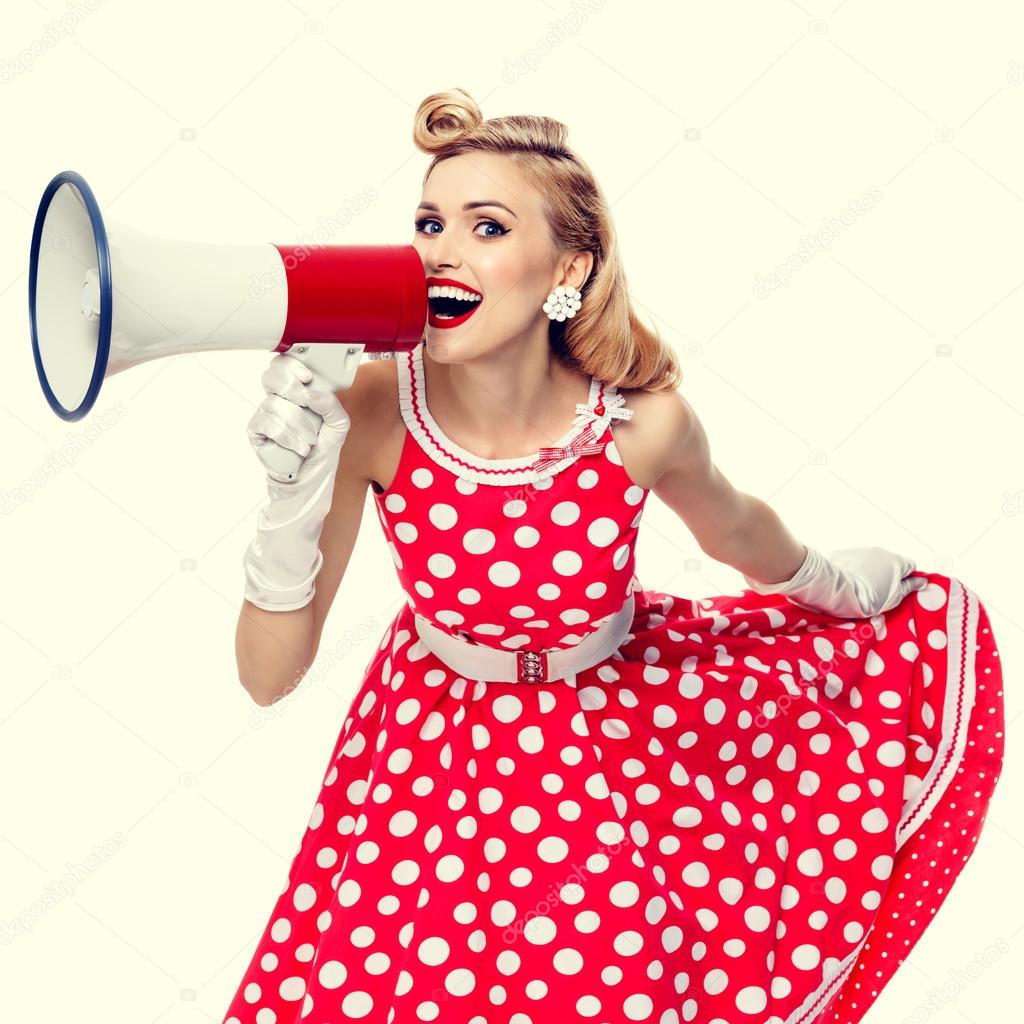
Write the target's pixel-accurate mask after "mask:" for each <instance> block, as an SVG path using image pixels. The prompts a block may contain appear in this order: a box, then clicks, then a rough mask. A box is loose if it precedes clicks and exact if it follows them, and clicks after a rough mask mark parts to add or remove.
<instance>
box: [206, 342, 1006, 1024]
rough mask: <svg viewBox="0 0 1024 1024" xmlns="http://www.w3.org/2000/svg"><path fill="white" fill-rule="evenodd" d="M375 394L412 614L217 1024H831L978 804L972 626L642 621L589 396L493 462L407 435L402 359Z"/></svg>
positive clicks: (686, 609)
mask: <svg viewBox="0 0 1024 1024" xmlns="http://www.w3.org/2000/svg"><path fill="white" fill-rule="evenodd" d="M397 368H398V386H399V398H400V402H401V409H402V416H403V419H404V422H405V424H406V427H407V432H406V436H405V441H404V447H403V451H402V455H401V460H400V464H399V467H398V471H397V474H396V476H395V479H394V481H393V483H392V484H391V486H390V487H389V488H388V489H387V491H384V492H380V493H375V494H374V501H375V505H376V510H377V514H378V517H379V519H380V523H381V526H382V528H383V530H384V533H385V536H386V538H387V542H388V549H389V551H390V554H391V557H392V559H393V563H394V566H395V569H396V572H397V575H398V579H399V581H400V583H401V585H402V588H403V589H404V591H405V593H406V595H407V600H406V602H405V603H404V604H403V606H402V607H401V609H400V610H399V612H398V613H397V615H396V616H395V618H394V620H393V621H392V622H391V623H390V624H389V626H388V627H387V629H386V630H385V634H384V636H383V639H382V641H381V644H380V647H379V648H378V649H377V651H376V652H375V653H374V656H373V657H372V659H371V660H370V663H369V665H368V667H367V669H366V671H365V675H364V676H363V679H362V682H361V685H360V687H359V689H358V692H357V693H356V695H355V697H354V699H353V701H352V704H351V707H350V710H349V712H348V714H347V716H346V717H345V719H344V722H343V724H342V726H341V730H340V734H339V736H338V739H337V742H336V744H335V747H334V749H333V751H332V752H331V754H330V758H329V760H328V763H327V766H326V771H325V774H324V778H323V783H322V786H321V789H320V792H319V794H318V796H317V799H316V802H315V804H314V806H313V808H312V813H311V814H310V817H309V824H308V827H307V829H306V831H305V833H304V835H303V836H302V839H301V842H300V844H299V848H298V851H297V853H296V855H295V857H294V860H293V862H292V864H291V867H290V869H289V871H288V876H287V879H286V881H285V884H284V887H283V889H282V891H281V893H280V895H279V897H278V898H277V899H276V902H275V904H274V906H273V909H272V912H271V914H270V919H269V921H268V923H267V926H266V929H265V931H264V933H263V935H262V936H261V938H260V939H259V941H258V943H257V945H256V948H255V951H254V954H253V956H252V960H251V962H250V964H249V966H248V968H247V970H246V971H245V974H244V977H243V978H242V981H241V983H240V985H239V987H238V990H237V992H236V994H235V996H234V998H233V1000H232V1001H231V1004H230V1007H229V1009H228V1011H227V1015H226V1016H225V1018H224V1022H225V1024H293V1022H299V1021H304V1022H308V1024H348V1022H362V1024H417V1022H420V1021H438V1022H440V1024H547V1022H550V1021H558V1022H559V1024H583V1022H589V1024H626V1022H634V1021H646V1022H651V1024H680V1022H685V1021H694V1022H697V1024H743V1022H750V1024H823V1022H830V1024H831V1022H836V1024H855V1022H857V1021H860V1020H861V1018H862V1017H863V1015H864V1013H865V1011H866V1010H867V1008H868V1007H869V1006H870V1005H871V1004H872V1003H873V1002H874V1001H875V999H876V998H877V997H878V995H879V992H880V990H881V989H882V987H883V986H884V985H885V984H886V982H887V981H888V980H889V978H890V977H891V976H892V974H893V972H894V971H895V970H896V968H897V967H898V966H899V964H900V963H902V961H903V959H904V958H905V957H906V956H907V954H908V953H909V952H910V950H911V949H912V948H913V945H914V944H915V942H916V941H917V939H918V938H919V937H920V935H921V933H922V931H923V929H924V928H925V927H926V926H927V924H928V922H929V921H930V920H931V919H932V917H933V915H934V914H935V912H936V911H937V910H938V908H939V907H940V906H941V904H942V902H943V900H944V899H945V897H946V895H947V893H948V892H949V889H950V887H951V885H952V884H953V883H954V881H955V880H956V878H957V876H958V875H959V873H960V871H961V869H962V867H963V865H964V863H965V862H966V861H967V859H968V858H969V857H970V855H971V853H972V851H973V849H974V844H975V843H976V841H977V838H978V834H979V831H980V829H981V827H982V823H983V821H984V818H985V814H986V811H987V808H988V805H989V801H990V798H991V796H992V793H993V790H994V788H995V785H996V782H997V780H998V777H999V771H1000V767H1001V764H1002V755H1003V701H1002V686H1001V676H1000V667H999V660H998V651H997V649H996V646H995V641H994V638H993V636H992V632H991V627H990V625H989V621H988V617H987V615H986V612H985V609H984V607H983V606H982V605H981V604H980V603H979V601H978V598H977V597H976V596H975V595H974V594H973V593H972V592H971V591H970V590H968V589H967V588H966V587H965V586H964V585H963V584H962V583H961V582H960V581H959V580H957V579H955V578H952V577H949V576H943V575H940V574H937V573H928V574H924V575H927V578H928V580H929V585H928V586H927V587H926V588H925V589H923V590H921V591H919V592H916V593H912V594H911V595H909V596H908V597H907V598H906V599H904V601H902V602H901V603H900V604H899V605H898V606H897V607H896V608H893V609H892V610H890V611H889V612H887V613H885V614H884V615H880V616H875V617H872V618H870V619H856V620H853V619H837V618H833V617H830V616H828V615H825V614H821V613H817V612H813V611H810V610H808V609H804V608H801V607H799V606H798V605H796V604H793V603H791V602H789V601H788V600H787V599H786V598H784V597H781V596H778V595H759V594H757V593H755V592H754V591H751V590H743V591H741V593H740V594H738V595H724V596H716V597H711V598H703V599H691V598H686V597H680V596H675V595H672V594H666V593H661V592H657V591H653V590H648V589H644V588H642V587H641V585H640V583H639V580H638V579H637V576H636V574H635V572H634V547H635V541H636V537H637V532H638V529H639V525H640V520H641V516H642V514H643V509H644V506H645V502H646V499H647V497H648V493H649V492H648V491H647V490H646V489H644V488H641V487H638V486H637V485H636V484H634V483H633V482H632V481H631V480H630V479H629V477H628V475H627V473H626V472H625V470H624V468H623V466H622V461H621V458H620V456H619V453H618V451H617V449H616V446H615V441H614V438H613V433H614V423H615V421H618V420H621V419H623V418H628V417H629V416H630V415H631V410H628V409H626V408H625V407H624V405H623V401H622V396H621V395H619V394H617V393H616V390H615V389H614V388H611V387H608V386H605V385H603V384H602V383H601V382H599V381H597V380H596V379H595V380H592V381H591V388H590V396H589V400H588V402H587V403H586V404H585V405H580V406H577V410H576V411H577V414H578V415H577V418H576V421H575V422H574V423H573V425H572V427H571V428H570V429H569V431H568V432H567V434H566V435H565V436H563V437H562V438H560V439H559V440H558V442H557V443H556V444H555V445H553V446H552V447H551V448H549V449H542V451H541V452H540V453H538V454H537V455H535V456H529V457H527V458H522V459H504V460H489V459H482V458H479V457H477V456H475V455H473V454H472V453H470V452H467V451H465V450H464V449H461V448H460V447H459V446H457V445H455V444H454V443H453V442H452V441H451V440H450V439H449V438H447V437H445V435H444V434H443V432H442V431H441V430H440V429H439V427H438V425H437V423H436V422H435V421H434V420H433V418H432V416H431V415H430V411H429V409H428V408H427V403H426V397H427V396H426V393H425V389H424V375H423V365H422V352H421V348H420V347H417V348H416V349H414V350H413V351H412V352H408V353H402V354H400V355H399V356H398V359H397ZM624 616H625V618H624ZM609 637H611V641H610V642H611V643H612V644H614V645H616V646H614V647H612V648H609V647H608V638H609ZM602 645H603V646H602ZM583 651H587V652H588V655H587V657H585V658H584V657H583V656H582V654H581V652H583ZM442 654H443V655H444V656H443V657H442ZM595 658H597V659H598V660H596V661H594V659H595ZM589 662H592V663H589ZM581 666H583V667H581ZM491 669H493V670H494V671H493V677H491V676H488V675H487V674H486V673H487V672H488V671H490V670H491ZM510 673H511V674H510Z"/></svg>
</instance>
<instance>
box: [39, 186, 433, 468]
mask: <svg viewBox="0 0 1024 1024" xmlns="http://www.w3.org/2000/svg"><path fill="white" fill-rule="evenodd" d="M28 303H29V321H30V324H31V329H32V353H33V356H34V357H35V364H36V373H37V374H38V376H39V383H40V384H41V385H42V389H43V394H44V395H45V396H46V400H47V401H48V402H49V404H50V407H51V408H52V409H53V411H54V412H55V413H56V414H57V415H58V416H60V417H61V418H62V419H65V420H72V421H73V420H79V419H81V418H82V417H83V416H85V415H86V413H88V412H89V410H90V409H91V408H92V407H93V405H94V403H95V402H96V399H97V397H98V396H99V393H100V388H101V386H102V384H103V382H104V381H105V380H106V378H107V377H110V376H112V375H113V374H115V373H120V372H121V371H122V370H127V369H129V368H131V367H133V366H138V365H139V364H140V363H145V362H149V361H150V360H152V359H161V358H163V357H164V356H171V355H178V354H181V353H184V352H203V351H213V350H220V351H223V350H225V349H260V350H266V351H268V352H287V353H288V355H289V356H293V357H295V358H296V359H298V360H299V361H300V362H302V363H304V364H305V365H306V366H307V367H308V368H309V369H310V371H311V372H312V374H313V379H312V380H311V381H310V382H309V386H310V387H312V388H316V389H320V390H325V391H333V390H337V389H339V388H348V387H349V386H351V384H352V380H353V379H354V377H355V374H356V370H357V368H358V365H359V360H360V357H361V355H362V354H363V352H364V351H366V352H369V353H371V354H373V353H388V352H396V353H398V352H403V351H408V350H409V349H412V348H414V347H415V346H416V345H417V344H418V343H419V341H420V340H421V338H422V337H423V330H424V327H425V324H426V319H427V285H426V275H425V273H424V270H423V263H422V261H421V259H420V256H419V254H418V253H417V251H416V249H415V247H413V246H411V245H324V246H315V247H310V246H292V245H276V244H274V243H270V242H267V243H249V244H244V243H243V244H217V243H203V242H189V241H180V240H177V239H170V238H159V237H156V236H153V235H147V234H144V233H142V232H139V231H135V230H133V229H131V228H128V227H127V226H125V225H123V224H118V223H115V222H113V221H107V222H106V223H105V222H104V218H103V216H102V214H101V213H100V207H99V204H98V203H97V201H96V197H95V195H94V194H93V191H92V189H91V188H90V187H89V185H88V183H87V182H86V181H85V179H84V178H83V177H82V176H81V175H80V174H77V173H76V172H75V171H62V172H61V173H59V174H57V175H55V176H54V177H53V179H52V180H51V181H50V183H49V184H48V185H47V186H46V189H45V190H44V192H43V197H42V199H41V200H40V203H39V209H38V211H37V212H36V219H35V225H34V227H33V229H32V249H31V254H30V257H29V275H28ZM270 445H273V441H271V440H270V439H268V441H267V446H270ZM265 447H266V446H265ZM274 449H276V451H275V450H274ZM271 451H273V457H272V458H270V457H268V456H270V454H271ZM261 459H263V460H264V461H265V462H266V463H267V464H268V465H269V466H270V469H269V472H271V473H272V474H273V475H274V476H277V477H278V478H279V479H281V480H283V481H288V480H291V479H294V477H295V475H296V474H297V473H298V470H299V467H300V466H301V463H302V458H301V456H299V455H298V454H297V453H296V452H293V451H291V450H289V449H287V448H283V447H280V446H278V445H273V449H271V450H270V451H266V450H265V451H264V452H263V453H261Z"/></svg>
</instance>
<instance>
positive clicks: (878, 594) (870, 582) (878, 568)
mask: <svg viewBox="0 0 1024 1024" xmlns="http://www.w3.org/2000/svg"><path fill="white" fill-rule="evenodd" d="M804 546H805V547H806V548H807V556H806V558H805V559H804V562H803V564H802V565H801V566H800V568H799V569H798V570H797V571H796V573H795V574H794V575H793V576H792V577H791V578H790V579H788V580H783V581H782V582H781V583H759V582H757V581H756V580H752V579H750V578H749V577H748V576H746V575H744V577H743V578H744V579H745V580H746V581H747V584H748V585H749V586H750V589H751V590H754V591H756V592H757V593H759V594H783V595H784V596H785V597H787V598H789V600H790V601H792V602H793V603H794V604H798V605H801V606H802V607H805V608H810V609H812V610H814V611H822V612H826V613H828V614H830V615H837V616H839V617H841V618H869V617H870V616H872V615H880V614H881V613H882V612H886V611H888V610H889V609H890V608H894V607H895V606H896V605H898V604H899V603H900V601H902V600H903V598H905V597H906V596H907V595H908V594H909V593H911V592H912V591H915V590H921V589H922V588H923V587H926V586H928V580H927V579H925V578H924V577H923V576H914V575H912V573H913V572H914V563H913V562H912V561H911V560H910V559H909V558H906V557H904V556H903V555H899V554H896V553H895V552H893V551H887V550H886V549H885V548H879V547H864V548H840V549H839V550H837V551H833V552H832V553H831V555H830V556H829V557H828V558H826V557H825V556H823V555H822V554H821V553H820V552H819V551H817V550H815V549H814V548H812V547H809V546H808V545H804Z"/></svg>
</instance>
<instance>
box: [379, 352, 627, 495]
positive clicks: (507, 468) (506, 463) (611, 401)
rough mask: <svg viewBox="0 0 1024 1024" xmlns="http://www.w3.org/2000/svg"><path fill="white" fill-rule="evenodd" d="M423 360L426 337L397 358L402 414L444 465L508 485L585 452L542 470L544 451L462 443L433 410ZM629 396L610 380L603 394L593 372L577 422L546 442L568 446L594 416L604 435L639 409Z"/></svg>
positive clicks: (480, 480) (598, 433)
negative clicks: (508, 453)
mask: <svg viewBox="0 0 1024 1024" xmlns="http://www.w3.org/2000/svg"><path fill="white" fill-rule="evenodd" d="M422 360H423V352H422V342H421V343H420V344H419V345H417V346H416V347H415V348H414V349H411V350H409V351H408V352H406V353H402V354H401V356H400V357H398V358H396V360H395V362H396V364H397V368H398V399H399V405H400V406H401V410H402V419H403V420H404V421H405V425H406V426H407V427H408V429H409V432H410V433H411V434H412V435H413V437H415V438H416V440H417V441H418V442H419V445H420V447H421V448H422V449H423V450H424V451H425V452H426V453H427V455H429V456H430V458H431V459H433V461H434V462H436V463H437V464H438V465H439V466H442V467H443V468H444V469H447V470H449V471H450V472H452V473H454V474H455V475H456V476H460V477H462V478H463V479H464V480H470V481H472V482H473V483H477V484H490V485H492V486H495V487H505V486H508V485H509V484H536V483H539V482H540V481H541V480H545V479H547V478H548V477H551V476H554V474H555V473H558V472H559V471H561V470H563V469H565V468H566V467H567V466H570V465H572V463H574V462H576V461H577V459H579V458H580V456H579V455H574V456H572V457H571V458H567V459H562V460H561V461H560V462H557V463H554V464H552V465H550V466H548V467H547V468H546V469H541V470H536V469H531V468H530V467H531V466H532V465H533V464H534V463H535V462H536V461H537V459H538V456H539V453H538V452H534V454H533V455H526V456H522V457H521V458H517V459H484V458H481V457H480V456H479V455H474V454H473V453H472V452H470V451H467V450H466V449H465V448H462V447H460V446H459V445H457V444H456V443H455V442H454V441H453V440H452V439H451V438H450V437H448V436H447V435H446V434H445V433H444V431H443V430H441V428H440V427H439V426H438V425H437V422H436V421H435V419H434V417H433V416H431V414H430V409H429V408H428V407H427V403H426V400H425V396H426V388H425V382H424V375H423V361H422ZM414 391H415V400H414V395H413V392H414ZM599 395H601V401H602V403H603V404H604V407H605V412H604V415H603V416H598V415H597V413H595V412H594V406H595V405H596V404H597V400H598V396H599ZM624 400H625V399H624V398H623V397H622V396H621V395H619V394H618V393H617V391H616V389H615V388H614V387H607V386H605V387H604V391H603V395H602V389H601V383H600V382H599V381H598V380H597V378H596V377H593V376H591V378H590V397H589V398H588V400H587V403H586V404H585V405H584V404H582V403H579V404H577V406H576V412H577V416H576V418H575V419H574V420H573V423H572V426H571V427H570V428H569V429H568V430H567V431H566V433H565V434H563V435H562V436H561V437H560V438H559V439H558V440H557V441H556V442H555V443H554V444H553V445H550V446H548V445H545V447H553V448H562V447H565V446H566V445H568V444H569V443H570V442H571V441H572V440H573V439H574V438H575V437H576V436H577V435H578V434H579V433H580V432H581V431H582V430H583V428H584V427H585V426H586V425H587V424H588V423H590V422H593V424H594V435H595V437H597V438H598V439H600V438H601V437H603V436H604V433H605V431H606V430H607V429H608V426H609V424H610V423H611V421H612V419H613V417H614V418H621V419H629V417H630V416H632V415H633V411H632V410H631V409H625V408H623V406H622V403H623V401H624Z"/></svg>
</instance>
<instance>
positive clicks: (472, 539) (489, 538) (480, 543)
mask: <svg viewBox="0 0 1024 1024" xmlns="http://www.w3.org/2000/svg"><path fill="white" fill-rule="evenodd" d="M494 545H495V536H494V534H493V533H492V532H491V531H490V530H486V529H484V528H483V527H482V526H474V527H473V529H472V530H469V531H467V533H466V535H465V536H464V537H463V538H462V546H463V547H464V548H465V549H466V550H467V551H468V552H469V553H470V554H471V555H484V554H486V553H487V552H488V551H490V550H491V548H493V547H494Z"/></svg>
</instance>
